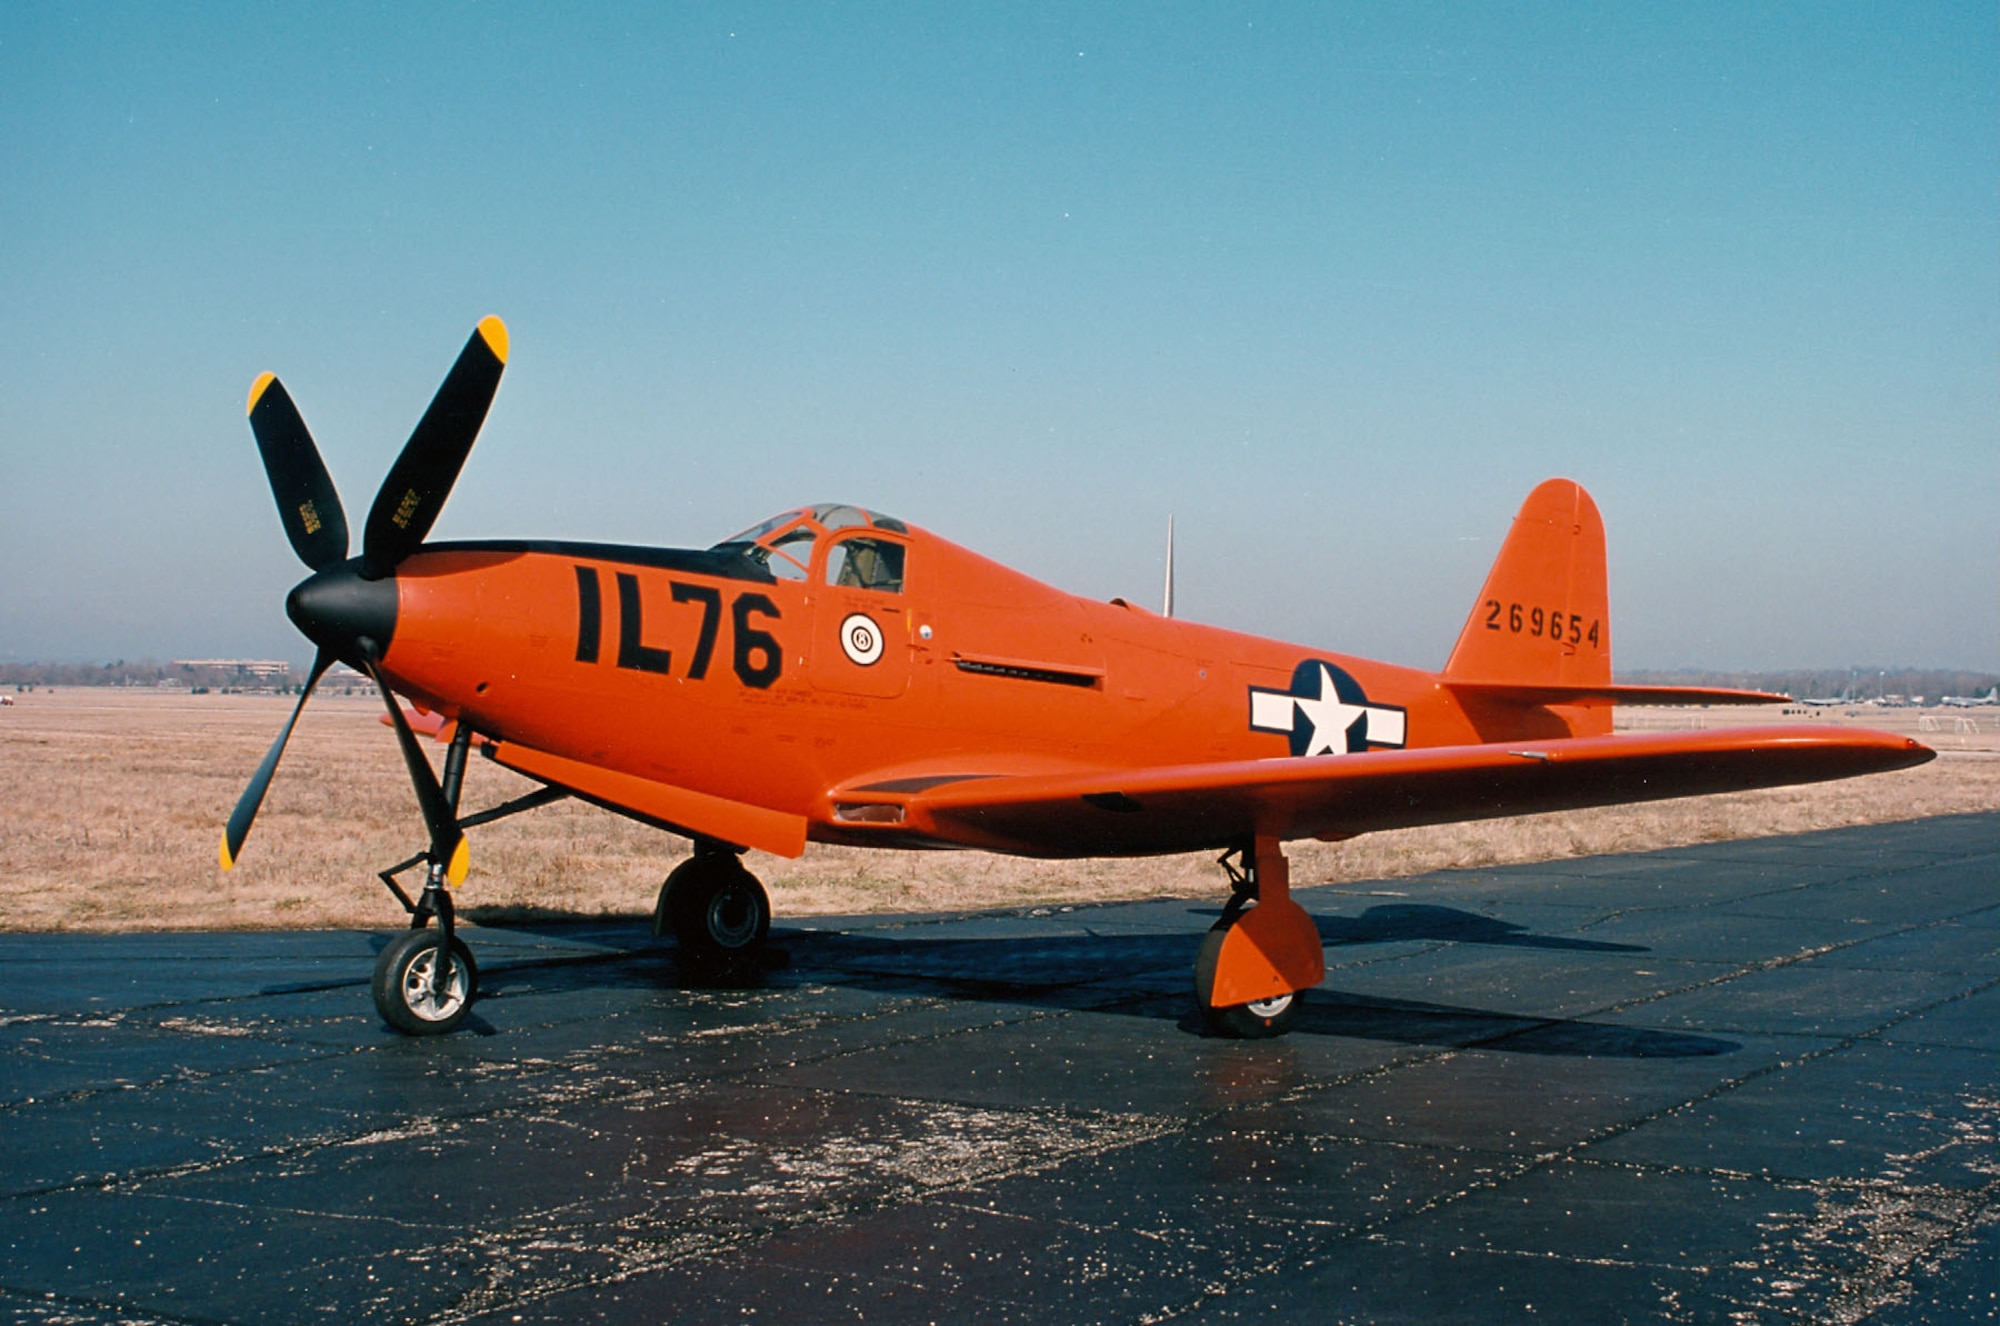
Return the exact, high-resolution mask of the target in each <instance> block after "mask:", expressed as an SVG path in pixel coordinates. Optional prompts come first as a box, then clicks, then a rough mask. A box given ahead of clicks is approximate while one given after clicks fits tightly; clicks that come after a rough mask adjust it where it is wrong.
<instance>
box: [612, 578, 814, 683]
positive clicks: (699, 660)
mask: <svg viewBox="0 0 2000 1326" xmlns="http://www.w3.org/2000/svg"><path fill="white" fill-rule="evenodd" d="M616 576H617V583H618V659H617V666H618V667H621V668H625V669H626V670H628V671H631V672H651V673H656V674H658V675H660V676H672V675H673V668H674V651H673V650H671V649H663V648H660V647H658V646H654V645H649V644H647V643H646V627H645V608H644V605H643V604H642V602H641V601H640V596H639V577H638V576H636V575H634V574H632V573H631V572H630V571H619V572H617V573H616ZM667 589H668V592H669V595H670V596H671V598H672V601H673V602H675V603H686V604H694V605H699V607H700V608H701V630H700V633H699V634H698V635H696V637H695V642H694V651H693V653H692V655H691V656H690V657H689V659H688V665H687V671H686V672H685V673H683V674H682V675H683V676H685V677H686V678H687V679H688V680H689V681H701V680H703V679H705V678H706V677H707V676H708V665H709V662H710V660H712V659H713V658H714V656H715V639H716V636H717V635H718V634H719V633H720V631H719V628H720V626H721V622H722V591H721V590H719V589H717V588H716V587H715V586H713V585H690V584H687V583H685V582H683V581H679V580H670V581H668V582H667ZM777 616H778V605H777V604H775V603H773V602H771V600H770V597H769V596H768V595H765V594H760V593H758V592H757V591H755V590H748V591H746V592H744V593H741V594H738V595H737V596H736V597H735V598H734V599H733V600H732V601H731V602H730V605H729V618H730V626H731V631H730V657H729V664H730V667H731V669H732V670H734V672H735V673H736V679H737V680H738V681H740V682H742V683H743V684H744V685H745V686H749V687H751V688H753V689H755V690H760V691H761V690H764V689H765V688H767V687H769V686H770V685H771V683H772V682H774V681H776V680H777V679H778V676H779V674H780V673H782V672H783V671H784V667H785V650H784V646H782V645H780V644H779V643H778V640H777V637H776V636H773V635H772V634H771V633H770V632H769V631H766V630H764V629H762V628H761V627H759V626H758V625H757V624H756V620H755V619H758V618H763V617H769V618H771V619H773V620H776V618H777ZM603 644H604V591H603V587H602V584H601V582H600V580H599V578H598V574H597V568H596V567H594V566H579V567H577V568H576V661H577V662H579V663H595V662H597V661H598V655H599V653H600V652H601V651H602V648H603Z"/></svg>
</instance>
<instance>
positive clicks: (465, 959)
mask: <svg viewBox="0 0 2000 1326" xmlns="http://www.w3.org/2000/svg"><path fill="white" fill-rule="evenodd" d="M446 954H449V955H450V956H449V957H447V956H446ZM371 989H372V991H373V993H374V996H375V1011H376V1012H378V1013H380V1014H381V1015H382V1020H383V1021H384V1022H386V1023H388V1024H389V1025H390V1026H392V1027H394V1028H395V1029H396V1030H397V1031H400V1032H403V1033H404V1034H405V1035H409V1036H443V1035H447V1034H449V1033H450V1032H454V1031H456V1030H458V1027H459V1024H460V1023H462V1022H464V1021H465V1016H466V1014H468V1013H470V1012H471V1011H472V1001H473V1000H474V999H475V998H477V997H478V995H479V967H478V965H477V964H475V963H474V962H473V960H472V950H471V949H469V948H467V947H466V946H465V941H464V940H462V939H460V938H458V937H457V936H456V935H454V936H452V937H451V939H450V940H449V941H447V940H446V939H445V937H444V936H443V935H442V934H440V933H439V932H438V931H436V930H429V929H426V930H407V931H404V932H403V934H401V935H399V936H398V937H397V938H396V940H395V942H394V943H392V944H390V945H389V947H387V948H385V949H383V950H382V955H381V956H380V957H379V958H377V959H376V960H375V979H374V981H373V982H372V983H371Z"/></svg>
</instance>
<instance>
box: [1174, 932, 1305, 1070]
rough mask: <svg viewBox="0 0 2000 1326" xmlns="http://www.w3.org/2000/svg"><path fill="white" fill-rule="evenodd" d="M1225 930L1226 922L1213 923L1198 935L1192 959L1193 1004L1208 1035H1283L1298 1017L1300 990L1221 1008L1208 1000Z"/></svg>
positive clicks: (1242, 1037)
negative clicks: (1197, 948)
mask: <svg viewBox="0 0 2000 1326" xmlns="http://www.w3.org/2000/svg"><path fill="white" fill-rule="evenodd" d="M1228 933H1229V927H1228V925H1227V924H1218V925H1216V926H1215V927H1214V928H1213V929H1211V930H1210V931H1209V932H1208V933H1207V934H1206V935H1204V936H1203V937H1202V941H1201V953H1200V955H1199V956H1197V957H1196V958H1195V963H1194V991H1195V994H1194V1002H1195V1007H1196V1008H1198V1009H1200V1010H1201V1020H1202V1022H1203V1023H1204V1024H1205V1025H1206V1026H1207V1027H1208V1029H1209V1031H1210V1032H1211V1033H1212V1034H1214V1035H1217V1036H1227V1037H1229V1038H1230V1039H1231V1040H1240V1041H1257V1040H1268V1039H1270V1038H1271V1037H1273V1036H1282V1035H1284V1034H1285V1033H1286V1032H1288V1031H1290V1030H1291V1029H1292V1024H1293V1023H1294V1022H1297V1021H1298V1019H1299V1007H1300V1005H1302V1004H1303V1003H1304V1002H1305V995H1304V993H1303V992H1302V991H1298V990H1294V991H1292V992H1291V993H1289V994H1281V995H1277V996H1274V997H1272V998H1270V999H1260V1000H1256V1001H1254V1002H1251V1003H1248V1004H1230V1005H1228V1006H1226V1007H1223V1008H1216V1007H1214V1006H1212V1005H1211V1004H1210V1003H1209V1002H1208V999H1207V992H1208V991H1209V990H1210V989H1211V988H1213V987H1214V984H1215V964H1216V962H1217V961H1218V960H1219V959H1220V958H1221V956H1222V940H1223V936H1225V935H1227V934H1228Z"/></svg>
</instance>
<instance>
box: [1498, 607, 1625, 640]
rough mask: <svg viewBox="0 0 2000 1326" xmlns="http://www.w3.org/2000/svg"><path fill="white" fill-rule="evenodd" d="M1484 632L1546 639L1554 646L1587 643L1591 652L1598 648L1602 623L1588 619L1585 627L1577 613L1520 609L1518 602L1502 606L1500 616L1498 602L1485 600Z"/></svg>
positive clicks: (1580, 615) (1542, 609)
mask: <svg viewBox="0 0 2000 1326" xmlns="http://www.w3.org/2000/svg"><path fill="white" fill-rule="evenodd" d="M1503 623H1504V624H1503ZM1486 629H1487V630H1489V631H1500V630H1505V631H1509V632H1511V633H1513V634H1514V635H1521V634H1523V633H1524V632H1525V633H1526V634H1527V635H1529V636H1531V637H1533V638H1535V639H1548V640H1552V641H1554V642H1556V643H1557V644H1569V645H1581V644H1588V645H1589V646H1590V647H1591V648H1592V649H1596V648H1598V647H1599V644H1598V638H1599V636H1600V634H1601V633H1602V630H1603V624H1602V622H1601V621H1599V620H1598V619H1596V618H1592V619H1591V620H1590V622H1589V625H1588V626H1587V627H1586V625H1585V622H1584V617H1583V614H1581V613H1576V612H1563V611H1561V610H1560V609H1556V608H1542V607H1539V606H1536V605H1534V604H1530V605H1528V606H1526V607H1523V606H1522V605H1521V604H1519V603H1509V604H1507V605H1506V609H1505V615H1504V617H1503V615H1502V609H1501V604H1500V600H1499V599H1488V600H1486Z"/></svg>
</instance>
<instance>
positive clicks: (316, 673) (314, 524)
mask: <svg viewBox="0 0 2000 1326" xmlns="http://www.w3.org/2000/svg"><path fill="white" fill-rule="evenodd" d="M506 366H507V324H505V323H504V322H502V321H500V319H498V318H495V317H488V318H485V319H483V320H482V321H481V322H480V324H479V326H478V327H477V328H476V329H474V331H473V333H472V336H471V338H470V339H469V340H468V341H466V343H465V349H464V350H463V351H461V352H460V353H459V356H458V362H456V363H455V364H453V365H452V368H451V372H450V373H448V374H446V376H445V380H444V383H443V385H442V386H440V387H439V388H438V390H437V395H436V396H434V397H432V399H431V403H430V408H429V409H427V410H425V411H424V417H423V418H422V419H420V420H418V421H417V427H416V430H415V431H414V432H412V433H411V434H410V440H409V441H408V442H407V443H405V444H404V446H403V452H402V454H401V455H400V456H398V457H397V458H396V463H395V464H394V465H393V466H391V467H390V469H389V474H388V477H387V478H385V479H384V480H383V481H382V488H381V491H379V492H378V493H376V495H375V503H374V505H373V506H372V507H370V508H369V511H368V523H367V525H366V526H364V528H363V530H362V541H361V542H362V556H361V564H360V566H359V568H355V567H353V566H347V565H343V563H346V562H347V551H348V549H347V540H348V530H347V515H346V512H345V511H343V510H342V508H341V504H340V495H339V493H338V492H336V491H335V489H334V486H333V479H332V478H331V476H329V475H328V474H327V471H326V464H325V462H323V461H322V460H321V459H320V455H319V449H318V448H317V447H316V446H314V445H313V440H312V434H311V433H310V432H309V431H307V429H306V424H305V420H304V419H303V418H302V417H301V416H300V415H299V410H298V406H296V405H294V404H293V403H292V398H291V396H290V394H289V393H287V392H286V390H285V388H284V384H283V383H281V382H279V381H278V379H277V378H276V377H274V376H273V375H271V374H269V373H265V374H263V375H262V376H260V377H259V378H258V379H257V381H256V383H255V384H254V385H253V386H252V387H251V388H250V402H249V406H248V413H249V416H250V431H251V432H252V433H254V434H255V435H256V438H257V449H258V451H259V452H260V453H261V454H262V455H263V458H264V472H265V474H266V475H267V476H268V477H269V479H270V481H271V494H272V496H273V497H275V498H276V499H277V502H278V518H279V520H280V521H282V522H283V524H284V527H285V537H286V538H288V539H290V540H291V544H292V550H293V551H294V552H296V553H297V554H298V555H299V560H300V561H302V562H304V563H305V564H306V565H307V566H308V567H311V568H312V570H313V577H312V579H309V580H307V581H306V582H304V583H303V584H301V585H300V586H298V587H297V588H295V589H294V590H293V591H292V597H291V599H290V600H289V601H288V609H289V610H290V611H291V612H292V616H293V620H294V621H295V622H298V623H299V625H300V626H301V627H302V628H304V629H306V631H307V633H308V634H309V635H311V636H312V638H313V640H314V642H315V643H316V644H317V645H318V647H319V648H318V652H317V653H316V654H315V655H314V657H313V665H312V675H311V676H310V677H309V678H308V679H307V681H306V684H305V686H304V688H303V689H301V690H300V692H299V702H298V704H297V705H295V706H293V708H292V716H291V718H290V719H289V720H288V721H287V722H286V723H285V728H284V731H282V732H280V733H279V734H278V739H277V740H276V741H274V742H272V743H271V749H270V750H269V751H268V752H266V753H265V755H264V760H263V763H261V764H259V765H258V766H257V772H256V773H255V774H253V775H251V778H250V784H249V786H247V787H245V788H244V789H243V795H242V796H241V797H239V798H237V802H236V809H235V810H234V811H232V812H231V813H230V816H229V824H228V826H227V827H226V828H224V829H223V832H222V846H221V851H220V857H221V861H222V868H223V869H224V870H229V869H231V868H233V867H234V866H235V864H236V860H237V858H238V857H239V856H240V855H241V854H242V851H243V842H244V839H246V838H248V837H249V836H250V825H251V824H252V822H254V821H255V819H256V818H257V808H258V807H259V806H261V805H262V804H263V802H264V793H265V792H266V791H267V790H268V789H269V788H270V785H271V777H272V775H273V774H275V773H276V772H277V769H278V761H279V759H280V758H282V757H283V755H284V753H285V743H286V742H288V741H289V740H291V735H292V729H293V728H295V727H297V726H298V721H299V715H300V713H302V712H303V711H304V709H305V706H306V700H307V698H308V697H310V696H311V695H312V692H313V688H314V687H316V686H318V685H319V681H320V678H321V677H322V676H324V675H325V673H326V670H327V669H328V668H330V667H332V666H333V664H334V662H335V660H337V659H342V658H345V659H347V660H348V661H349V662H357V661H358V662H360V663H361V664H362V665H363V667H364V668H365V669H366V670H367V672H368V675H369V676H371V677H372V678H374V681H375V685H376V688H377V689H378V690H380V691H381V692H382V698H383V699H384V700H386V701H387V702H388V705H389V714H390V718H391V720H392V721H393V723H394V725H395V728H396V740H397V742H398V744H399V745H400V746H401V747H402V751H403V761H404V763H405V764H407V765H408V766H409V770H410V782H411V785H412V786H413V787H415V788H416V792H417V802H418V804H419V805H420V806H421V807H422V809H423V815H424V825H425V827H426V828H427V829H428V830H429V832H430V840H431V845H430V856H431V859H432V861H433V862H435V863H437V864H439V865H441V866H443V867H444V869H445V872H446V876H447V878H448V879H449V880H450V882H451V883H453V884H457V883H458V882H459V881H461V880H463V879H464V878H465V871H466V864H467V852H466V846H465V834H464V833H463V831H462V830H461V829H460V828H459V824H458V818H457V816H456V814H455V813H454V812H453V810H452V807H451V805H450V803H449V801H448V800H447V799H446V797H445V794H444V789H443V787H442V785H440V783H439V782H438V778H437V775H436V773H434V772H433V771H432V769H431V766H430V761H429V760H427V759H426V758H425V757H424V753H423V750H422V748H421V747H420V746H419V745H418V744H417V738H416V734H415V733H413V732H411V731H410V725H409V722H408V720H406V719H405V718H404V717H403V711H402V707H401V706H400V705H398V704H397V703H396V699H395V696H394V695H393V694H391V692H390V690H389V684H388V680H387V679H386V678H385V677H384V676H383V675H382V671H381V668H380V666H379V661H378V657H377V656H378V654H379V653H380V651H381V646H382V645H385V644H386V643H387V639H388V637H387V636H386V635H385V634H383V633H384V632H385V631H388V630H393V628H394V622H395V606H396V602H397V591H396V586H395V584H394V582H390V583H389V584H386V585H380V584H378V585H369V584H367V583H366V582H370V581H382V580H384V579H385V578H386V577H388V576H390V575H391V574H392V573H393V572H394V571H395V569H396V566H397V565H398V564H399V563H400V562H401V561H402V560H403V559H404V558H406V557H408V556H409V555H410V554H411V553H413V552H415V551H416V550H417V548H418V547H419V546H420V545H421V544H422V543H423V541H424V536H425V535H426V534H428V533H430V530H431V526H432V525H433V524H435V523H436V522H437V517H438V512H439V511H440V510H441V509H442V508H443V506H444V502H445V499H446V498H447V497H449V496H450V495H451V486H452V484H453V483H455V482H456V481H457V479H458V472H459V471H460V470H461V469H463V468H464V466H465V458H466V456H467V454H468V453H470V452H471V450H472V443H473V440H474V439H475V438H477V437H478V436H479V428H480V425H481V424H483V423H484V422H485V421H486V411H487V409H488V407H490V406H491V405H492V404H493V393H494V392H495V391H496V390H498V389H499V386H500V374H501V372H502V371H503V370H504V369H505V368H506ZM385 624H386V625H385Z"/></svg>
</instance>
